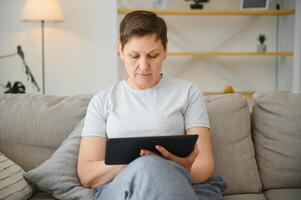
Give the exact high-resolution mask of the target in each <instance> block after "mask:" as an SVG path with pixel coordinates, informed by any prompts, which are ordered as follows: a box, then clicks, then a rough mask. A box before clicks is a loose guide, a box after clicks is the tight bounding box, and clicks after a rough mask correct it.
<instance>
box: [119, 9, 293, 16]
mask: <svg viewBox="0 0 301 200" xmlns="http://www.w3.org/2000/svg"><path fill="white" fill-rule="evenodd" d="M134 10H139V8H137V9H131V8H119V9H118V14H122V15H123V14H127V13H129V12H131V11H134ZM141 10H148V11H152V12H155V13H157V14H158V15H291V14H294V13H295V10H294V9H283V10H239V9H236V10H235V9H231V10H197V9H196V10H189V9H149V8H141Z"/></svg>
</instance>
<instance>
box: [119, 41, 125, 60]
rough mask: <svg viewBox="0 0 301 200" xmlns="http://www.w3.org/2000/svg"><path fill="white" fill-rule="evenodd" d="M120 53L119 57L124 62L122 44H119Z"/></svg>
mask: <svg viewBox="0 0 301 200" xmlns="http://www.w3.org/2000/svg"><path fill="white" fill-rule="evenodd" d="M118 53H119V57H120V59H121V60H124V56H123V48H122V45H121V42H118Z"/></svg>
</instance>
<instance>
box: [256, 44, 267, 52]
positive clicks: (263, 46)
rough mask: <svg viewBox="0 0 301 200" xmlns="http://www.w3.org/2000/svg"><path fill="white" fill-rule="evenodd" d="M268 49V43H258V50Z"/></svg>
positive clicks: (264, 50)
mask: <svg viewBox="0 0 301 200" xmlns="http://www.w3.org/2000/svg"><path fill="white" fill-rule="evenodd" d="M266 51H267V45H266V44H258V45H257V52H266Z"/></svg>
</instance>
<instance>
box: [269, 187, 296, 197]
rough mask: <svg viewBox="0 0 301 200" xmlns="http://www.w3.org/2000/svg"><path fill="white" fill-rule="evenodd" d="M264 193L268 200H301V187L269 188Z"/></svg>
mask: <svg viewBox="0 0 301 200" xmlns="http://www.w3.org/2000/svg"><path fill="white" fill-rule="evenodd" d="M264 195H265V196H266V197H267V199H268V200H283V199H289V200H300V199H301V188H294V189H273V190H267V191H265V192H264Z"/></svg>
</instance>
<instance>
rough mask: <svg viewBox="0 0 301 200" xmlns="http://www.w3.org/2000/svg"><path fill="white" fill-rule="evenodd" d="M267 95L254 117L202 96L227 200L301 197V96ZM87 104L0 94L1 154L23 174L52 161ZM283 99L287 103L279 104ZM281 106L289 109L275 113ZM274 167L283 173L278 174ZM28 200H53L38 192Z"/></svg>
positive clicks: (237, 101) (226, 101) (81, 99)
mask: <svg viewBox="0 0 301 200" xmlns="http://www.w3.org/2000/svg"><path fill="white" fill-rule="evenodd" d="M266 95H270V94H261V95H259V96H257V97H256V96H255V102H254V104H255V105H254V110H253V113H250V112H249V110H250V109H249V107H248V104H247V102H246V100H245V99H244V98H243V97H241V96H239V95H236V94H230V95H221V96H212V97H206V101H207V107H208V113H209V118H210V124H211V128H212V143H213V151H214V157H215V164H216V166H215V167H216V168H215V175H219V176H222V177H223V178H224V180H225V182H226V183H227V184H228V188H227V189H226V191H225V192H224V195H225V196H224V198H225V199H226V200H236V199H242V200H245V199H246V200H247V199H248V200H249V199H250V200H251V199H255V200H265V199H266V200H278V199H279V197H280V196H281V195H284V196H285V197H291V198H296V197H298V198H299V196H300V188H301V184H300V179H301V176H299V175H300V174H299V172H300V169H301V166H300V162H299V161H300V160H299V159H300V153H299V152H300V150H301V146H300V145H299V146H298V144H299V143H298V141H300V138H301V132H300V130H301V128H300V126H301V123H300V122H301V119H300V120H299V114H298V113H299V112H298V111H300V110H301V107H300V104H299V102H300V101H299V99H300V96H301V95H300V94H298V95H295V96H290V97H287V96H288V95H290V94H286V93H278V94H277V95H276V96H273V97H271V98H266ZM90 99H91V95H84V96H73V97H54V96H40V95H0V152H3V154H4V155H6V156H7V157H9V158H10V159H12V160H13V161H14V162H16V163H18V164H19V165H20V166H21V167H23V168H24V169H25V170H26V171H28V170H30V169H33V168H35V167H37V166H38V165H40V164H41V163H42V162H44V161H45V160H47V159H48V158H50V157H51V155H52V154H53V152H54V151H55V149H57V148H58V147H59V146H60V145H61V143H62V142H63V141H64V139H65V138H67V136H68V135H69V133H71V131H72V130H73V128H74V127H75V126H76V124H77V123H79V121H80V120H81V119H82V118H83V117H84V115H85V112H86V108H87V105H88V103H89V100H90ZM276 99H278V100H276ZM287 99H290V100H289V103H288V104H283V101H287ZM257 104H258V105H257ZM285 106H288V107H293V108H294V109H284V110H285V112H284V111H283V110H280V111H278V110H277V109H279V107H281V108H286V107H285ZM259 109H262V110H259ZM267 109H269V111H268V113H272V114H275V116H278V117H279V116H281V120H279V119H278V118H275V116H274V115H272V116H270V115H266V113H264V112H266V110H267ZM283 112H284V113H283ZM251 119H252V120H251ZM294 120H296V121H298V120H299V123H296V121H294ZM282 123H284V125H283V126H284V127H285V128H283V129H281V128H282V126H281V124H282ZM267 124H269V127H270V128H267ZM275 131H276V132H275ZM279 140H280V141H281V142H279V143H277V141H279ZM274 142H276V143H275V144H273V143H274ZM279 145H280V146H279ZM281 145H283V146H281ZM12 146H14V147H16V148H11V147H12ZM271 147H279V148H274V149H273V148H272V149H271ZM267 150H269V151H268V152H266V151H267ZM269 154H270V155H269ZM273 154H274V155H273ZM279 155H281V156H279ZM270 156H271V157H270ZM270 158H271V159H270ZM278 166H280V167H281V169H282V170H284V172H285V173H284V174H280V173H278V172H279V171H277V170H278V168H277V167H278ZM258 169H259V170H258ZM273 181H274V182H277V183H273ZM292 187H293V188H292ZM31 199H54V198H52V197H50V196H49V195H48V194H46V193H43V192H38V193H35V194H34V196H33V197H31ZM285 199H288V198H285ZM299 199H301V196H300V198H299ZM293 200H295V199H293Z"/></svg>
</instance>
